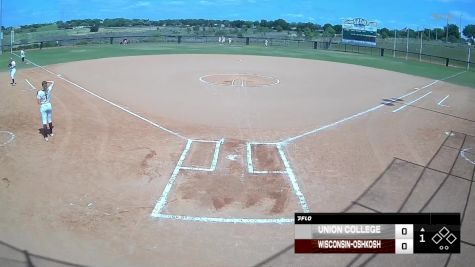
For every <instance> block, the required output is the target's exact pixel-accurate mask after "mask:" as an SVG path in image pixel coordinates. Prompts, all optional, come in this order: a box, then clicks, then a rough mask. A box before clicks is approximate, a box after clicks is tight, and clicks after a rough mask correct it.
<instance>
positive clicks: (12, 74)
mask: <svg viewBox="0 0 475 267" xmlns="http://www.w3.org/2000/svg"><path fill="white" fill-rule="evenodd" d="M8 68H9V69H10V77H11V78H12V82H11V83H10V84H11V85H15V84H16V83H15V73H16V63H15V60H13V59H12V58H10V63H8Z"/></svg>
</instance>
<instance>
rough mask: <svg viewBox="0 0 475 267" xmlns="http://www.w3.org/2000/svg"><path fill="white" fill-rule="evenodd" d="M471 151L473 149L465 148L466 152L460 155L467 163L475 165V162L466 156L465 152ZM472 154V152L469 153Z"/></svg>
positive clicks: (463, 151) (461, 152)
mask: <svg viewBox="0 0 475 267" xmlns="http://www.w3.org/2000/svg"><path fill="white" fill-rule="evenodd" d="M469 150H471V148H465V149H464V150H462V151H460V155H461V156H462V158H464V159H465V160H466V161H468V162H470V163H472V164H474V165H475V162H474V161H473V160H471V159H469V158H468V157H467V156H466V155H465V152H467V151H469ZM469 153H470V152H469Z"/></svg>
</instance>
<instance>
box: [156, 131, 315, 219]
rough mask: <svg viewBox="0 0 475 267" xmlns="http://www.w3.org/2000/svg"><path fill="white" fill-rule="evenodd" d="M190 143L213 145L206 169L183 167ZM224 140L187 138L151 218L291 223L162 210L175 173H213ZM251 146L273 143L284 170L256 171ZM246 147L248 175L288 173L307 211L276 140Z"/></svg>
mask: <svg viewBox="0 0 475 267" xmlns="http://www.w3.org/2000/svg"><path fill="white" fill-rule="evenodd" d="M193 143H214V144H215V148H214V153H213V156H212V157H213V158H212V160H211V165H210V166H209V168H197V167H187V166H183V163H184V161H185V160H186V158H187V156H188V154H189V151H190V149H191V146H192V144H193ZM223 143H224V139H220V140H217V141H216V140H196V139H188V140H187V142H186V144H185V148H184V149H183V151H182V153H181V155H180V158H179V159H178V162H177V164H176V166H175V169H174V170H173V173H172V175H171V177H170V179H169V181H168V183H167V185H166V186H165V189H164V190H163V192H162V194H161V196H160V198H159V200H158V201H157V204H156V205H155V207H154V209H153V211H152V214H151V216H152V217H154V218H160V219H170V220H181V221H191V222H206V223H234V224H287V223H293V222H294V219H293V218H220V217H202V216H187V215H177V214H166V213H164V212H163V210H164V208H165V207H166V205H167V200H168V195H169V194H170V191H171V189H172V188H173V186H174V184H175V182H176V179H177V176H178V174H179V173H180V171H181V170H188V171H205V172H214V171H216V165H217V162H218V159H219V152H220V148H221V145H222V144H223ZM253 145H271V146H275V147H276V149H277V151H278V154H279V157H280V159H281V161H282V164H283V165H284V168H285V171H265V170H262V171H255V170H254V167H253V163H252V147H251V146H253ZM246 147H247V153H246V154H247V167H248V171H249V173H251V174H257V175H262V174H273V173H278V174H285V175H287V177H288V179H289V181H290V183H291V185H292V189H293V192H294V193H295V195H296V196H297V198H298V200H299V204H300V208H301V209H302V210H303V211H304V212H309V208H308V205H307V201H306V200H305V197H304V195H303V194H302V192H301V190H300V187H299V185H298V183H297V179H296V177H295V174H294V171H293V170H292V168H291V166H290V163H289V161H288V159H287V157H286V155H285V152H284V149H283V146H282V145H281V144H278V143H258V142H248V143H246Z"/></svg>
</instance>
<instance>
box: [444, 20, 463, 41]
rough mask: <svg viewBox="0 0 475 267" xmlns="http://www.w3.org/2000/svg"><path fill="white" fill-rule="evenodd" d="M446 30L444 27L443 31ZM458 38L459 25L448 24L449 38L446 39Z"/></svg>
mask: <svg viewBox="0 0 475 267" xmlns="http://www.w3.org/2000/svg"><path fill="white" fill-rule="evenodd" d="M446 30H447V27H444V32H445V31H446ZM444 37H445V36H444ZM458 39H460V32H459V27H458V26H457V25H455V24H449V40H448V41H450V42H455V41H457V40H458ZM446 41H447V40H446Z"/></svg>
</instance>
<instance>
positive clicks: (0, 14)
mask: <svg viewBox="0 0 475 267" xmlns="http://www.w3.org/2000/svg"><path fill="white" fill-rule="evenodd" d="M2 54H3V0H0V55H2Z"/></svg>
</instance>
